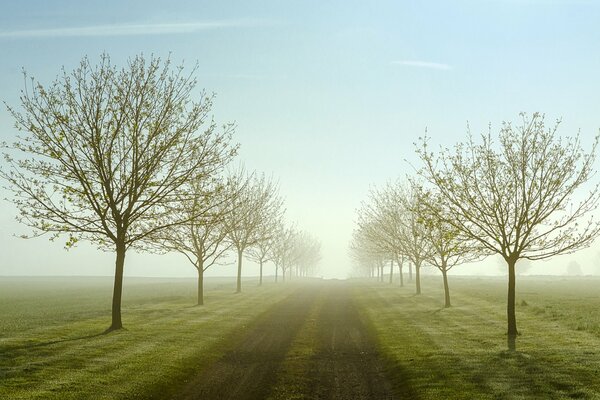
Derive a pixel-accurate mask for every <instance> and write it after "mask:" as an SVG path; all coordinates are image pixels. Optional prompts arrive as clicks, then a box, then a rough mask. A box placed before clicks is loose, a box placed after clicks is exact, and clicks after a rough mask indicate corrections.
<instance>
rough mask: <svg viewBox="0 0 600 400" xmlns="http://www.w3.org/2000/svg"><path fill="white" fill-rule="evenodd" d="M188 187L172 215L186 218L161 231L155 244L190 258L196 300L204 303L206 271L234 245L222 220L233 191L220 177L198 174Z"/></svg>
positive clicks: (160, 248) (163, 249)
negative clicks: (194, 276) (195, 283)
mask: <svg viewBox="0 0 600 400" xmlns="http://www.w3.org/2000/svg"><path fill="white" fill-rule="evenodd" d="M186 187H187V189H188V191H187V192H186V195H185V196H184V197H183V198H181V200H180V203H179V204H178V205H177V208H176V209H173V211H172V213H171V217H172V218H174V219H176V220H185V221H187V222H185V223H183V224H177V225H173V226H171V227H169V228H167V229H165V230H162V231H160V232H159V233H158V234H157V235H155V237H154V239H153V245H154V247H155V248H157V249H158V250H159V251H160V250H162V251H175V252H178V253H180V254H183V255H184V256H185V257H186V258H187V259H188V260H189V261H190V263H191V264H192V265H193V266H194V268H195V269H196V271H197V273H198V282H197V294H198V301H197V304H198V305H203V304H204V272H206V270H207V269H208V268H210V267H212V266H213V265H215V264H218V263H219V261H220V260H221V259H222V258H223V256H224V255H225V253H226V252H227V251H228V250H230V249H231V243H230V242H228V241H227V240H226V238H227V233H228V232H227V230H226V229H225V226H224V223H223V220H224V218H225V216H226V214H227V213H228V212H230V207H231V197H230V196H231V194H232V191H231V190H226V189H225V184H224V183H222V182H220V180H219V179H218V178H213V179H212V180H211V179H207V177H196V178H194V179H192V180H190V181H189V182H188V184H187V185H186ZM190 194H191V195H192V196H191V197H190Z"/></svg>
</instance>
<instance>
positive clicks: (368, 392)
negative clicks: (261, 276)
mask: <svg viewBox="0 0 600 400" xmlns="http://www.w3.org/2000/svg"><path fill="white" fill-rule="evenodd" d="M317 298H318V299H319V300H318V301H319V302H320V303H318V305H319V307H317V308H316V309H317V310H318V311H317V312H316V315H315V314H314V313H313V314H312V315H310V317H311V318H315V319H316V330H315V332H314V333H313V335H312V338H313V339H311V341H312V342H313V343H315V345H314V347H313V350H312V352H311V354H307V355H306V357H304V358H302V359H301V360H295V361H296V362H300V363H301V364H302V365H304V367H303V368H302V369H303V370H304V371H308V372H307V373H306V376H304V379H303V381H304V382H305V384H303V385H302V387H299V388H294V389H293V391H292V392H287V393H286V396H285V397H286V398H288V397H290V396H291V397H293V398H297V399H315V400H316V399H323V400H325V399H326V400H329V399H340V400H345V399H348V400H350V399H352V400H360V399H376V400H385V399H396V398H398V399H402V398H411V399H412V398H414V397H412V396H410V395H409V396H406V395H400V396H394V394H393V393H394V392H395V393H396V394H398V393H401V392H405V391H401V392H399V391H398V390H395V391H394V388H393V387H392V383H391V382H390V380H389V379H388V378H387V377H386V371H385V365H384V362H383V361H382V360H381V358H380V357H379V354H378V353H377V351H376V348H375V344H374V341H373V338H372V337H371V336H370V335H369V332H368V329H367V328H366V327H365V326H364V324H363V322H362V321H361V318H360V315H359V313H358V310H357V309H356V307H355V305H354V303H353V301H352V288H351V287H350V285H348V284H346V283H342V282H338V283H328V284H322V285H313V286H310V287H306V288H303V289H301V290H299V291H298V292H297V293H295V294H294V295H292V296H291V297H289V298H288V299H286V300H285V301H283V302H281V303H279V304H278V305H277V306H276V307H275V308H274V309H272V310H271V311H270V312H269V313H267V314H266V315H264V316H263V317H262V318H261V319H260V320H258V321H256V323H255V324H253V326H252V327H251V328H250V329H249V331H248V333H247V334H245V335H244V337H243V338H242V340H241V342H239V344H238V345H237V346H236V347H235V348H234V349H233V350H231V351H230V352H228V353H227V354H225V355H224V356H223V357H222V358H221V359H220V360H219V361H217V362H216V363H214V364H213V365H211V366H209V367H208V368H207V369H206V370H205V372H204V373H202V374H200V375H198V376H197V377H195V378H194V379H192V380H191V381H190V382H189V384H188V385H187V386H186V387H185V388H184V389H183V390H182V391H181V392H180V395H179V396H176V397H175V398H177V399H186V400H189V399H206V400H209V399H236V400H244V399H266V398H268V397H269V396H270V395H271V394H272V390H273V388H274V386H275V385H276V382H277V380H278V377H279V376H280V374H283V371H282V363H283V362H284V360H285V359H286V354H288V351H289V350H290V347H291V345H292V342H293V340H294V338H295V337H296V335H297V334H298V332H299V331H300V329H301V328H302V326H303V324H304V323H305V321H306V320H307V318H309V314H310V311H311V308H312V306H313V305H314V304H315V300H316V299H317ZM303 375H304V374H303ZM393 375H394V376H398V375H397V374H393ZM400 385H402V384H401V383H400Z"/></svg>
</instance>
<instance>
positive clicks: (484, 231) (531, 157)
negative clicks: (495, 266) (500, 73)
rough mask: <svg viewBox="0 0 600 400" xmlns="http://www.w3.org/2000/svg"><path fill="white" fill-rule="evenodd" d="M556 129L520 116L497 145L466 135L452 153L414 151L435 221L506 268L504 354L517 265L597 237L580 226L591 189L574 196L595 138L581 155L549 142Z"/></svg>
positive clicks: (586, 177) (563, 143)
mask: <svg viewBox="0 0 600 400" xmlns="http://www.w3.org/2000/svg"><path fill="white" fill-rule="evenodd" d="M559 123H560V121H558V122H556V123H555V124H554V125H553V126H551V127H550V128H547V127H546V126H545V123H544V116H543V115H541V114H538V113H535V114H533V115H532V116H528V115H526V114H521V121H520V123H519V124H518V125H517V126H513V124H511V123H509V122H504V123H503V124H502V128H501V130H500V133H499V135H498V144H497V145H496V142H495V141H494V139H493V138H492V134H491V128H490V130H489V131H488V133H487V134H484V135H482V136H481V142H480V143H475V141H474V139H473V137H472V136H471V134H470V133H469V139H468V140H467V141H466V142H464V143H460V144H458V145H456V147H455V148H454V150H453V151H450V150H448V149H447V150H444V151H441V152H439V153H437V154H434V153H433V152H431V151H430V149H429V148H428V141H427V138H425V139H422V142H421V144H420V146H418V148H417V150H418V154H419V155H420V158H421V160H422V161H423V164H424V167H423V169H422V171H421V172H420V173H421V175H422V176H423V177H425V179H426V180H427V181H429V182H430V183H431V184H433V185H434V186H435V187H436V188H437V189H438V190H439V193H440V195H441V196H442V198H443V200H444V202H445V204H446V205H447V213H448V215H447V217H443V218H445V219H446V221H447V222H448V223H450V224H452V225H453V226H454V227H455V228H457V229H458V230H460V231H461V233H462V234H464V235H465V236H467V237H468V238H470V239H472V240H475V241H477V242H479V244H480V245H481V246H482V247H483V248H485V249H486V250H487V251H488V252H489V253H497V254H500V255H501V256H502V257H503V258H504V260H505V262H506V265H507V267H508V304H507V315H508V336H509V347H510V348H514V345H515V338H516V335H517V334H518V331H517V320H516V316H515V265H516V263H517V261H518V260H519V259H528V260H542V259H546V258H549V257H552V256H555V255H558V254H565V253H572V252H574V251H576V250H578V249H581V248H584V247H587V246H589V245H590V243H592V241H593V240H594V239H595V237H596V236H597V235H598V233H599V231H600V225H599V224H598V222H596V221H594V220H593V218H592V217H589V218H587V217H588V215H589V214H590V212H592V211H594V210H595V209H596V206H597V205H598V199H599V191H598V185H592V186H591V187H590V188H589V192H588V193H587V194H586V193H577V190H578V189H584V187H585V185H586V184H587V183H588V182H589V181H590V179H591V178H592V176H593V175H594V167H593V164H594V160H595V156H596V149H597V145H598V136H596V139H595V140H594V142H593V144H592V145H591V147H589V152H585V151H584V150H583V149H582V146H581V142H580V138H579V135H577V136H575V137H572V138H567V139H561V138H559V137H558V136H557V133H556V132H557V129H558V127H559ZM576 196H577V197H576ZM581 222H582V223H581Z"/></svg>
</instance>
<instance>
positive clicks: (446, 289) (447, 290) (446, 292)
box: [442, 267, 450, 308]
mask: <svg viewBox="0 0 600 400" xmlns="http://www.w3.org/2000/svg"><path fill="white" fill-rule="evenodd" d="M442 276H443V277H444V308H448V307H450V288H449V287H448V271H446V268H445V267H444V268H443V269H442Z"/></svg>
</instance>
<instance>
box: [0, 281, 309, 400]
mask: <svg viewBox="0 0 600 400" xmlns="http://www.w3.org/2000/svg"><path fill="white" fill-rule="evenodd" d="M206 287H207V291H206V305H205V306H202V307H197V306H193V305H194V304H195V300H196V299H195V281H194V280H193V279H151V278H129V279H126V281H125V290H124V299H123V323H124V326H125V328H126V330H124V331H120V332H116V333H111V334H109V335H100V333H102V331H103V330H104V329H106V327H108V325H109V324H110V302H111V290H112V280H111V279H110V278H0V399H61V400H62V399H125V398H126V399H135V398H143V399H147V398H157V399H160V398H168V396H169V393H171V391H172V390H174V389H176V388H177V385H178V384H181V383H182V382H184V381H185V380H186V378H187V377H188V376H189V375H192V374H194V373H197V371H198V370H201V369H202V368H203V367H204V366H206V365H208V364H209V363H210V362H211V361H213V360H215V359H216V358H218V357H219V356H220V355H222V354H223V352H224V351H226V346H228V345H230V344H231V343H232V337H235V335H236V334H240V335H241V334H243V332H244V329H245V327H246V326H247V325H248V324H249V323H250V322H251V321H252V320H254V319H256V317H257V316H258V315H260V314H261V313H263V312H265V311H266V310H267V309H268V308H269V307H270V306H272V305H273V304H275V303H277V302H278V301H280V300H282V299H284V298H285V297H287V296H288V295H289V294H290V293H291V292H293V291H294V290H296V289H297V287H295V286H294V285H285V286H284V285H274V284H267V285H265V286H263V287H261V288H257V287H256V282H254V281H248V282H246V284H245V291H244V293H241V294H234V293H233V290H234V282H233V279H229V280H215V279H208V280H207V282H206ZM225 338H228V340H224V339H225Z"/></svg>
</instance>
